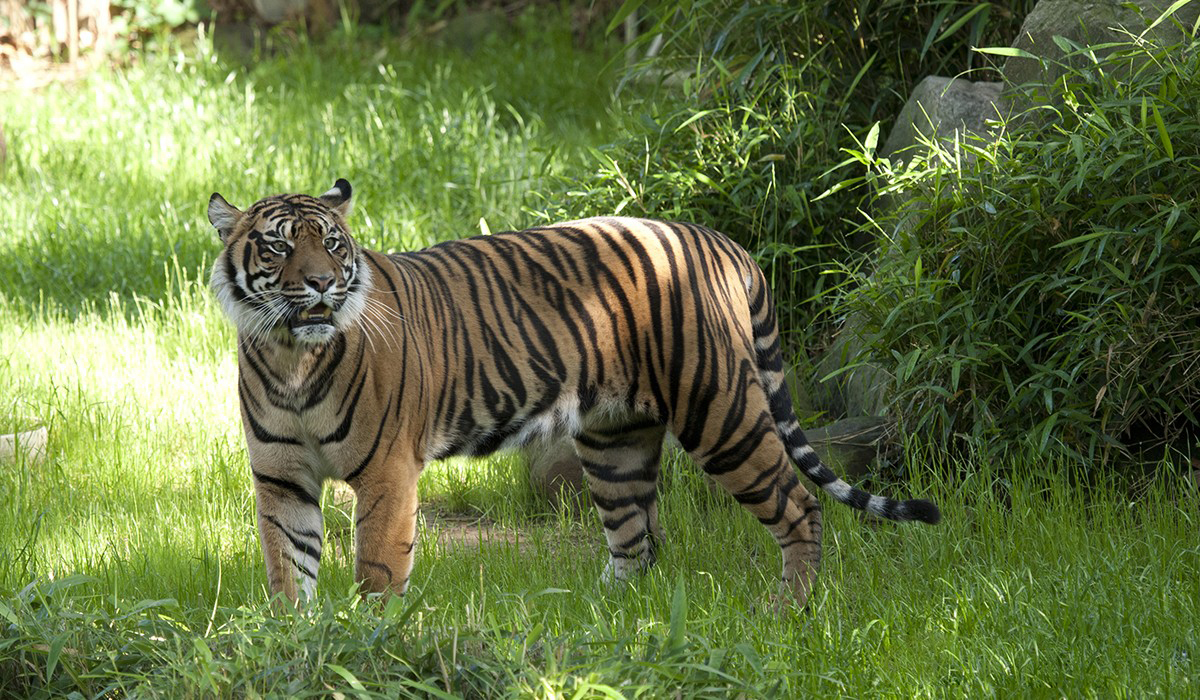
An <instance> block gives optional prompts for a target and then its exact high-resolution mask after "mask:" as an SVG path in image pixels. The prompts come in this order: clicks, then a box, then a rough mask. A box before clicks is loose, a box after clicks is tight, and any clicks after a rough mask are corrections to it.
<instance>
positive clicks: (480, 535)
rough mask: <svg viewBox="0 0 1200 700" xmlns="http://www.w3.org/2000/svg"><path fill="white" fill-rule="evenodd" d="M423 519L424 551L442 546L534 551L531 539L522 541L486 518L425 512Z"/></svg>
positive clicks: (427, 510)
mask: <svg viewBox="0 0 1200 700" xmlns="http://www.w3.org/2000/svg"><path fill="white" fill-rule="evenodd" d="M421 517H422V520H423V521H424V523H425V529H424V532H423V533H422V537H423V539H424V542H423V545H424V546H425V547H430V546H436V545H442V546H445V547H446V548H447V549H456V548H457V549H467V548H479V547H493V546H500V545H507V546H510V547H516V548H517V551H519V552H520V553H521V554H526V553H528V552H529V551H530V549H532V543H531V542H530V541H529V538H528V536H525V537H523V536H522V534H521V531H520V530H514V529H512V528H508V527H504V526H503V525H500V524H499V523H497V522H496V521H494V520H492V519H490V518H488V517H485V516H475V515H465V514H456V513H443V512H439V511H438V510H437V509H436V508H422V509H421Z"/></svg>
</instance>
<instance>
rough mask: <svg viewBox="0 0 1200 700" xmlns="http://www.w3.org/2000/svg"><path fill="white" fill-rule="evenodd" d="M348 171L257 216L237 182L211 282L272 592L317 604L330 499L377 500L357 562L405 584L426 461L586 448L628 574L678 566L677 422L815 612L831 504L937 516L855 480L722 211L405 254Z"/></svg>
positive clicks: (218, 219) (606, 522)
mask: <svg viewBox="0 0 1200 700" xmlns="http://www.w3.org/2000/svg"><path fill="white" fill-rule="evenodd" d="M350 212H351V187H350V183H349V182H347V181H346V180H345V179H338V180H337V181H336V182H335V183H334V186H333V187H332V188H331V189H330V190H328V191H327V192H325V193H324V194H321V195H320V196H310V195H306V194H281V195H274V196H269V197H266V198H264V199H261V200H259V201H257V202H256V203H254V204H253V205H251V206H250V207H249V208H248V209H246V210H245V211H242V210H240V209H238V208H237V207H235V206H233V205H231V204H229V202H227V201H226V200H225V198H224V197H222V196H221V195H220V194H217V193H214V194H213V195H212V197H211V198H210V200H209V203H208V218H209V221H210V222H211V224H212V225H213V227H214V228H215V229H216V232H217V235H218V237H219V238H220V240H221V242H222V244H223V248H222V250H221V252H220V254H219V255H218V256H217V258H216V259H215V263H214V265H213V269H212V273H211V286H212V289H213V290H214V292H215V295H216V297H217V299H218V300H219V302H220V306H221V308H222V309H223V311H224V313H225V314H226V315H227V316H228V317H229V319H231V320H232V322H233V324H234V325H235V326H236V329H237V358H238V378H237V392H238V398H239V404H240V413H241V419H242V425H243V428H244V432H245V437H246V445H247V455H248V460H249V464H250V471H251V474H252V477H253V484H254V498H255V508H256V514H257V527H258V535H259V540H260V544H261V546H262V551H263V556H264V559H265V562H266V572H267V582H268V587H269V592H270V593H271V594H272V596H273V597H277V596H279V594H282V595H283V596H285V597H286V598H287V599H288V600H290V601H293V602H297V601H299V600H301V599H313V598H314V597H315V594H316V580H317V571H318V567H319V565H320V562H321V555H322V552H323V545H324V541H323V530H322V512H321V505H320V495H321V492H322V488H323V485H324V482H325V481H326V480H329V479H333V480H341V481H344V482H345V483H347V484H348V485H349V486H350V487H351V488H352V489H353V491H354V493H355V499H356V506H355V514H354V523H355V528H354V577H355V581H356V582H357V584H358V586H359V590H360V592H361V593H362V594H364V595H370V594H372V593H379V594H383V595H384V596H388V595H397V594H398V595H403V594H404V593H405V592H406V591H407V589H408V585H409V580H410V576H411V574H412V570H413V561H414V550H415V549H416V546H417V521H418V498H417V480H418V477H419V476H420V474H421V472H422V470H423V468H424V467H425V465H426V464H428V463H430V462H431V461H434V460H440V459H443V458H446V457H450V456H452V455H470V456H483V455H488V454H491V453H493V452H495V451H497V450H500V449H505V448H513V447H519V446H522V445H526V444H528V443H530V442H531V441H534V440H541V439H551V438H554V437H555V436H560V438H559V439H569V440H573V442H574V447H575V450H576V452H577V454H578V456H579V459H580V462H581V464H582V466H583V470H584V475H585V481H586V484H587V489H588V491H589V492H590V496H591V502H592V503H593V504H594V506H595V509H596V512H597V513H598V515H599V519H600V522H601V524H602V526H603V529H604V537H605V540H606V542H607V546H608V560H607V563H606V564H605V566H604V568H603V571H602V573H601V576H600V578H601V580H602V581H604V582H607V583H610V584H611V583H612V582H615V581H626V580H629V579H631V578H632V577H633V576H635V575H636V574H638V573H639V572H642V571H644V570H646V569H647V568H648V567H650V566H651V565H653V564H654V563H655V560H656V558H657V548H658V547H659V546H660V540H661V529H660V528H659V524H658V505H657V498H658V490H657V486H658V471H659V462H660V458H661V454H662V450H663V441H664V437H665V436H666V434H667V433H668V432H670V433H671V434H672V435H674V437H675V438H676V440H677V441H678V443H679V444H680V445H681V446H682V448H683V449H684V450H685V451H686V452H687V454H688V455H689V456H690V457H691V460H692V461H693V462H694V463H695V464H697V465H699V466H700V467H701V468H702V469H703V470H704V472H706V473H707V474H708V475H709V476H710V477H711V478H712V479H713V480H714V481H715V482H716V483H718V484H720V485H721V486H722V487H723V488H724V489H725V490H726V491H728V492H729V493H730V494H732V496H733V497H734V498H735V499H736V500H737V502H739V503H740V504H741V505H742V506H744V507H745V508H746V509H747V510H749V511H750V513H752V514H753V515H754V516H755V517H756V518H758V520H759V522H761V523H762V524H763V525H764V526H765V527H766V528H767V529H768V530H769V531H770V532H771V534H772V535H773V536H774V538H775V541H776V542H777V544H778V545H779V548H780V551H781V553H782V559H783V574H782V579H781V583H780V587H781V592H780V593H778V594H772V596H771V597H772V598H773V599H779V598H781V597H784V598H786V599H787V600H789V601H794V602H795V603H797V604H799V605H800V606H803V605H804V604H805V602H806V601H807V599H808V596H809V593H810V591H811V589H812V586H813V582H814V579H815V576H816V575H817V571H818V569H819V567H820V564H821V551H822V550H821V546H822V545H821V534H822V526H821V522H822V517H821V513H822V511H821V504H820V502H819V501H818V500H817V499H816V497H815V496H814V495H813V494H812V493H811V492H809V491H808V490H807V489H806V488H805V487H804V486H803V485H802V484H801V482H800V480H799V477H798V475H797V471H796V469H794V468H793V466H792V465H793V464H794V465H795V466H796V467H798V468H799V470H800V471H801V472H803V473H804V474H805V475H806V476H807V477H808V478H809V479H810V480H812V482H813V483H815V484H816V485H818V486H820V487H821V488H822V489H823V490H824V491H826V492H827V493H828V494H829V495H831V496H832V497H833V498H834V499H835V500H837V501H839V502H841V503H844V504H847V505H849V506H852V507H854V508H856V509H860V510H863V511H866V512H867V513H870V514H872V515H874V516H878V517H881V518H886V519H890V520H897V521H909V520H917V521H922V522H925V523H930V524H936V523H937V522H938V521H939V520H940V518H941V514H940V511H939V510H938V508H937V506H936V505H935V504H934V503H933V502H931V501H929V500H924V499H913V500H904V501H899V500H892V499H889V498H884V497H881V496H877V495H872V494H870V493H868V492H866V491H864V490H862V489H859V488H857V487H854V486H851V485H850V484H848V483H847V482H845V481H843V480H842V479H840V478H838V477H837V476H836V475H835V474H834V473H833V472H832V471H831V470H830V469H829V468H828V467H827V466H825V465H824V464H823V463H822V462H821V460H820V458H819V457H818V456H817V454H816V452H815V451H814V450H813V448H812V447H811V446H810V445H809V443H808V441H807V440H806V438H805V435H804V431H803V430H801V427H800V424H799V422H798V421H797V418H796V415H795V412H794V410H793V407H792V402H791V397H790V394H789V391H788V389H787V386H786V385H785V382H784V363H783V357H782V352H781V348H780V338H779V328H778V323H777V320H776V314H775V303H774V300H773V297H772V294H771V291H770V290H769V289H768V287H767V281H766V278H765V276H764V274H763V272H762V270H761V269H760V268H759V267H758V265H757V264H756V263H755V262H754V260H753V259H752V258H751V256H750V254H749V253H747V252H746V251H745V250H744V249H743V248H741V247H740V246H738V245H737V244H736V243H734V242H733V241H732V240H731V239H730V238H728V237H726V236H725V235H723V234H721V233H718V232H717V231H715V230H713V229H710V228H706V227H704V226H700V225H696V224H689V223H676V222H667V221H656V220H650V219H636V218H620V217H602V218H589V219H582V220H577V221H568V222H564V223H559V224H554V225H547V226H538V227H535V228H530V229H528V230H524V231H507V232H500V233H494V234H484V235H480V236H475V237H472V238H465V239H461V240H453V241H447V242H443V243H439V244H437V245H434V246H432V247H428V248H425V249H423V250H417V251H411V252H399V253H386V254H385V253H381V252H377V251H374V250H369V249H367V248H365V247H362V246H360V245H358V244H357V243H356V242H355V240H354V237H353V236H352V235H351V233H350V229H349V227H348V225H347V218H348V216H349V215H350Z"/></svg>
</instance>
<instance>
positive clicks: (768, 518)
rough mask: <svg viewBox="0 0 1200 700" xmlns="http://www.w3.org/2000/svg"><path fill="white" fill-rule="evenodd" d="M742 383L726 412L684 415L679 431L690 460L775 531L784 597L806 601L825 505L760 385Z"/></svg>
mask: <svg viewBox="0 0 1200 700" xmlns="http://www.w3.org/2000/svg"><path fill="white" fill-rule="evenodd" d="M741 382H742V385H741V386H740V387H739V388H738V389H737V390H736V391H733V392H730V394H729V395H728V396H729V399H728V400H729V407H728V413H726V414H722V415H719V416H717V415H715V412H714V413H709V414H708V416H709V419H708V421H707V422H708V423H709V424H708V425H699V424H697V423H696V422H695V421H690V420H688V418H687V417H681V419H680V420H679V423H680V425H679V426H677V428H678V432H677V434H678V435H680V441H681V442H682V443H683V445H684V447H685V448H686V449H687V450H688V453H689V454H690V455H691V456H692V459H694V460H695V461H696V463H697V464H698V465H700V466H701V467H702V468H703V469H704V471H705V472H707V473H708V474H709V475H710V476H711V477H712V478H713V479H714V480H715V481H716V482H717V483H719V484H720V485H721V486H722V487H723V488H724V489H725V490H726V491H728V492H729V493H730V494H732V495H733V497H734V498H735V499H737V501H738V503H741V504H742V506H743V507H745V508H746V509H747V510H749V511H750V512H751V513H753V514H754V516H755V517H756V518H758V521H759V522H760V523H762V524H763V525H764V526H766V528H767V529H768V530H770V531H771V534H772V535H773V536H774V537H775V541H776V543H778V544H779V548H780V550H782V553H783V582H782V591H781V593H782V599H781V600H780V602H786V601H787V600H789V599H790V600H794V601H795V602H796V603H797V604H799V605H801V606H802V605H804V603H805V601H807V600H808V594H809V592H810V591H811V589H812V584H813V581H814V579H815V578H816V575H817V570H818V569H819V568H820V565H821V505H820V503H819V502H818V501H817V499H816V498H815V497H814V496H813V495H812V494H811V493H809V491H808V490H807V489H805V488H804V486H803V485H802V484H801V483H800V479H799V477H798V476H797V475H796V470H795V469H794V468H793V467H792V463H791V460H790V459H789V457H788V453H787V450H786V448H785V446H784V444H783V441H782V440H781V439H780V437H779V434H778V432H777V431H776V429H775V421H774V420H773V419H772V418H771V414H770V411H769V410H768V403H767V396H766V394H765V393H764V392H763V390H762V388H761V386H760V385H759V384H758V383H757V381H755V380H752V379H749V378H747V377H746V376H745V375H743V377H742V379H741ZM721 403H724V402H721Z"/></svg>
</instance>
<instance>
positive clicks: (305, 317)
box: [288, 303, 333, 331]
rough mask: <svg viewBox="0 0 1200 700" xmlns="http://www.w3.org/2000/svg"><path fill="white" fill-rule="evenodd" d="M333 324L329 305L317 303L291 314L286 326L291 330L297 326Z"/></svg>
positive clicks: (331, 310)
mask: <svg viewBox="0 0 1200 700" xmlns="http://www.w3.org/2000/svg"><path fill="white" fill-rule="evenodd" d="M332 325H333V309H331V308H330V307H329V306H327V305H325V304H322V303H317V304H316V305H314V306H310V307H308V308H307V309H301V310H300V311H299V312H298V313H295V314H293V315H292V317H291V319H289V320H288V328H291V329H292V330H293V331H294V330H296V329H299V328H306V327H309V326H332Z"/></svg>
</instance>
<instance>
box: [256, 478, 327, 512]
mask: <svg viewBox="0 0 1200 700" xmlns="http://www.w3.org/2000/svg"><path fill="white" fill-rule="evenodd" d="M250 473H251V474H253V475H254V478H255V480H256V481H259V482H261V483H264V484H270V485H272V486H274V487H276V488H279V489H282V490H284V491H287V492H288V493H290V494H292V495H293V496H295V497H296V498H297V499H299V500H300V501H302V502H304V503H307V504H308V505H310V506H313V507H315V508H320V507H321V502H320V501H318V500H317V497H316V496H314V495H312V494H311V493H309V492H308V491H305V490H304V489H303V488H302V487H301V486H300V485H299V484H297V483H294V482H291V481H288V480H286V479H278V478H276V477H273V476H267V475H266V474H262V473H260V472H256V471H251V472H250Z"/></svg>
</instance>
